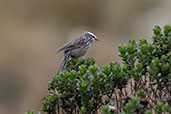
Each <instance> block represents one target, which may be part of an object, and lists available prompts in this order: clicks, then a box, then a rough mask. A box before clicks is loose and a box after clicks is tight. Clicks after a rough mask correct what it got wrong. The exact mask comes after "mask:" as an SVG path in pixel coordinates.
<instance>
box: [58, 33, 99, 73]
mask: <svg viewBox="0 0 171 114" xmlns="http://www.w3.org/2000/svg"><path fill="white" fill-rule="evenodd" d="M95 40H97V41H98V38H97V37H96V36H95V35H94V34H93V33H91V32H84V33H83V34H82V35H81V37H80V38H77V39H75V40H72V41H70V42H68V43H66V44H64V45H63V46H61V47H60V48H59V49H57V50H56V51H57V52H61V51H64V59H63V62H62V64H61V66H60V68H59V70H58V72H62V71H63V70H64V69H65V66H66V63H67V62H68V61H69V59H70V58H75V59H77V58H80V57H82V56H84V55H85V54H86V53H87V50H88V48H89V47H90V46H91V44H92V43H93V42H94V41H95Z"/></svg>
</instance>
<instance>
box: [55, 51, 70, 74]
mask: <svg viewBox="0 0 171 114" xmlns="http://www.w3.org/2000/svg"><path fill="white" fill-rule="evenodd" d="M69 58H70V54H69V52H65V53H64V59H63V61H62V64H61V66H60V68H59V70H58V72H62V71H64V70H65V67H66V63H67V62H68V60H69Z"/></svg>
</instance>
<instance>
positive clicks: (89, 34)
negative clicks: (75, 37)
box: [84, 32, 99, 41]
mask: <svg viewBox="0 0 171 114" xmlns="http://www.w3.org/2000/svg"><path fill="white" fill-rule="evenodd" d="M84 35H85V36H86V37H88V38H90V39H93V41H94V40H96V41H99V39H98V38H97V37H96V35H94V34H93V33H91V32H84Z"/></svg>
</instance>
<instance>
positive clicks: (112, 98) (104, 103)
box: [26, 25, 171, 114]
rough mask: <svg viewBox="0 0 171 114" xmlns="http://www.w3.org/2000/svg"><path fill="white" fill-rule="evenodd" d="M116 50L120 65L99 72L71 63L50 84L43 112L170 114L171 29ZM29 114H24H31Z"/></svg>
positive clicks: (79, 61)
mask: <svg viewBox="0 0 171 114" xmlns="http://www.w3.org/2000/svg"><path fill="white" fill-rule="evenodd" d="M153 31H154V35H153V37H152V41H153V42H152V43H148V42H147V40H145V39H144V38H142V39H140V40H139V41H137V42H136V41H129V42H128V44H122V45H120V46H119V52H120V55H119V56H120V57H121V59H122V61H123V64H119V63H118V62H111V63H109V64H108V65H104V67H103V69H102V70H100V68H99V67H98V66H97V65H96V64H95V60H94V59H93V58H88V59H86V60H83V59H81V58H80V59H77V60H75V59H73V60H71V61H70V62H68V63H67V67H66V70H65V71H64V72H59V73H57V75H56V77H54V78H53V79H52V81H50V82H49V84H48V89H49V93H48V94H47V95H46V97H45V98H44V100H43V108H42V111H44V112H47V113H49V114H55V113H58V114H59V113H61V112H63V113H67V114H78V113H82V114H96V113H98V111H99V110H101V113H102V114H115V113H122V114H133V113H136V114H151V113H152V112H155V113H156V114H161V113H171V97H170V96H171V67H170V66H171V26H170V25H166V26H164V31H162V30H161V28H160V27H159V26H155V28H154V29H153ZM32 113H33V112H31V111H28V112H26V114H32Z"/></svg>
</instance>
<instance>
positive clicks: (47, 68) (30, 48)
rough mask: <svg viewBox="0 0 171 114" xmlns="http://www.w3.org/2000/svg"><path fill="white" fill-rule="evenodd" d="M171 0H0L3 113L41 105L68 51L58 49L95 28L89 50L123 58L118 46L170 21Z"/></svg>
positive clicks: (100, 59)
mask: <svg viewBox="0 0 171 114" xmlns="http://www.w3.org/2000/svg"><path fill="white" fill-rule="evenodd" d="M170 11H171V1H170V0H141V1H140V0H129V1H125V0H0V113H1V114H23V113H24V112H25V111H27V110H28V109H34V110H35V111H37V110H39V109H40V108H41V107H42V98H43V97H44V96H45V94H46V93H47V84H48V81H50V80H51V79H52V78H53V77H54V76H55V74H56V72H57V70H58V68H59V66H60V64H61V62H62V57H63V53H56V49H57V48H59V47H60V46H62V45H63V44H64V43H66V42H68V41H70V40H72V39H75V38H77V37H79V36H80V35H81V34H82V33H83V32H84V31H91V32H93V33H94V34H96V36H97V37H98V38H99V40H100V41H99V42H95V43H94V44H93V45H92V46H91V48H90V49H89V51H88V53H87V54H86V56H84V57H83V58H87V57H94V58H95V59H96V64H97V65H98V66H100V67H103V65H104V64H108V63H109V62H111V61H120V58H119V56H118V51H117V50H118V46H119V45H120V44H121V43H126V42H127V41H128V40H133V39H135V40H137V39H139V38H142V37H144V38H147V39H148V40H150V37H151V36H152V33H153V31H152V28H153V27H154V26H155V25H156V24H157V25H160V26H161V27H163V26H164V25H165V24H170V22H171V15H170Z"/></svg>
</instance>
